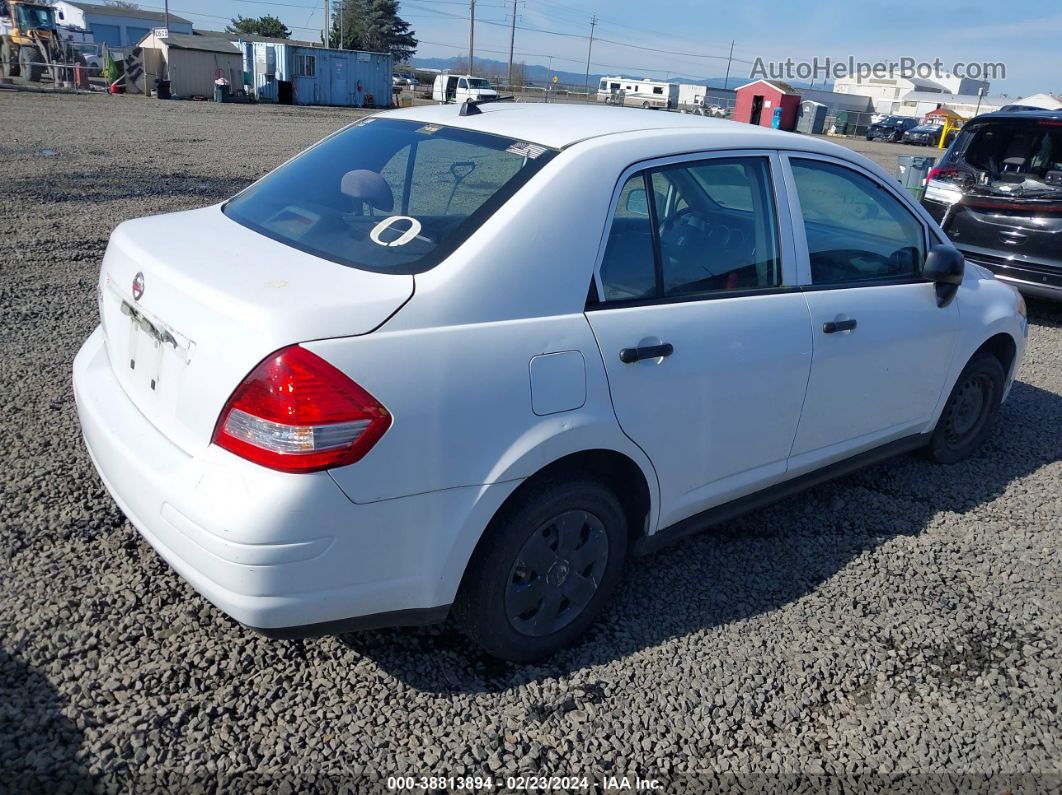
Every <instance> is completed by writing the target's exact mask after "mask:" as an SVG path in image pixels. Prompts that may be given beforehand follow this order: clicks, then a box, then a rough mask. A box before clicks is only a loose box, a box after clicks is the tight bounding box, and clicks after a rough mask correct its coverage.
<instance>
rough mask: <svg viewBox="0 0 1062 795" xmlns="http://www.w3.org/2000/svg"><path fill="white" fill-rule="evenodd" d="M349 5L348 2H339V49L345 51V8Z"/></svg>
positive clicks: (344, 0) (340, 0) (345, 0)
mask: <svg viewBox="0 0 1062 795" xmlns="http://www.w3.org/2000/svg"><path fill="white" fill-rule="evenodd" d="M346 4H347V0H339V49H341V50H342V49H343V44H344V42H343V6H345V5H346Z"/></svg>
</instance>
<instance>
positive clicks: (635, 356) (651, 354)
mask: <svg viewBox="0 0 1062 795" xmlns="http://www.w3.org/2000/svg"><path fill="white" fill-rule="evenodd" d="M674 352H675V346H674V345H672V344H671V343H670V342H664V343H661V344H660V345H644V346H642V347H641V348H624V349H623V350H621V351H620V361H621V362H623V363H624V364H634V363H635V362H638V361H641V360H642V359H660V358H662V357H664V356H670V355H671V354H673V353H674Z"/></svg>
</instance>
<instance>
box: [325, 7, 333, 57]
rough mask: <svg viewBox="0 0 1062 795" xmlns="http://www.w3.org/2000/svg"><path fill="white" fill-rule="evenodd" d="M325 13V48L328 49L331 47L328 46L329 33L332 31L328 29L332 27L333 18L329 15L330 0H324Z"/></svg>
mask: <svg viewBox="0 0 1062 795" xmlns="http://www.w3.org/2000/svg"><path fill="white" fill-rule="evenodd" d="M324 14H325V17H324V25H323V27H324V48H325V49H326V50H328V49H331V47H329V46H328V38H329V33H330V31H329V30H328V29H329V28H330V27H332V20H331V18H330V17H329V16H328V0H324Z"/></svg>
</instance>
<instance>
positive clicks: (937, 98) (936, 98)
mask: <svg viewBox="0 0 1062 795" xmlns="http://www.w3.org/2000/svg"><path fill="white" fill-rule="evenodd" d="M1009 101H1010V100H1008V99H1007V98H1006V97H1003V96H994V97H992V96H984V97H978V96H977V95H976V94H940V93H936V92H927V91H911V92H908V93H907V94H904V95H903V97H901V99H900V105H899V107H898V108H897V109H896V110H895V113H896V115H897V116H914V117H916V118H921V117H923V116H925V115H926V114H927V113H929V112H930V111H933V110H936V109H937V108H939V107H940V106H941V105H945V106H947V107H948V108H949V109H951V110H953V111H955V112H956V113H958V114H959V115H960V116H963V117H965V118H967V119H972V118H973V117H974V116H978V115H980V114H982V113H991V112H992V111H995V110H999V109H1000V108H1001V107H1003V106H1004V105H1006V104H1007V103H1008V102H1009Z"/></svg>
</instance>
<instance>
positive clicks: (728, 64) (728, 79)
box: [723, 39, 734, 89]
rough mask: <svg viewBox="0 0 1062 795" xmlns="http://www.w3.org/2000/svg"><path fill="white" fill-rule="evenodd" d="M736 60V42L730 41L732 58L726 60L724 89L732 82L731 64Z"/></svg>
mask: <svg viewBox="0 0 1062 795" xmlns="http://www.w3.org/2000/svg"><path fill="white" fill-rule="evenodd" d="M733 60H734V40H733V39H731V40H730V56H729V57H728V58H727V59H726V77H724V78H723V88H724V89H725V88H726V84H727V83H728V82H730V62H731V61H733Z"/></svg>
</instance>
